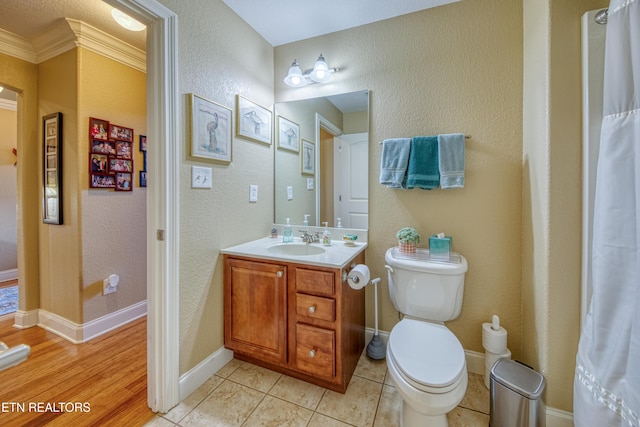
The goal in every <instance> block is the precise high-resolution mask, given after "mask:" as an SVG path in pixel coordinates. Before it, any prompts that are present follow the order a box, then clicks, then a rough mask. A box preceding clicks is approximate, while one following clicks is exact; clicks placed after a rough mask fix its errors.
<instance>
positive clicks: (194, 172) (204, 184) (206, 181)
mask: <svg viewBox="0 0 640 427" xmlns="http://www.w3.org/2000/svg"><path fill="white" fill-rule="evenodd" d="M191 188H211V168H203V167H201V166H191Z"/></svg>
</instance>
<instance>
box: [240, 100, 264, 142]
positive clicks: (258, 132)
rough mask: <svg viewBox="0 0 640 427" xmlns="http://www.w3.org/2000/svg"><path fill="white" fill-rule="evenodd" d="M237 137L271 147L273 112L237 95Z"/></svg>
mask: <svg viewBox="0 0 640 427" xmlns="http://www.w3.org/2000/svg"><path fill="white" fill-rule="evenodd" d="M236 105H237V111H236V124H237V129H236V135H238V136H241V137H243V138H247V139H250V140H253V141H257V142H262V143H265V144H269V145H271V111H269V110H267V109H266V108H264V107H261V106H259V105H258V104H255V103H253V102H251V101H249V100H248V99H246V98H244V97H242V96H240V95H237V101H236Z"/></svg>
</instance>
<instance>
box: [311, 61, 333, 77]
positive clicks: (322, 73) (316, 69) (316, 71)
mask: <svg viewBox="0 0 640 427" xmlns="http://www.w3.org/2000/svg"><path fill="white" fill-rule="evenodd" d="M309 77H310V78H311V80H313V81H314V82H316V83H326V82H328V81H329V80H331V78H332V77H333V75H332V74H331V70H329V66H328V65H327V62H326V61H325V60H324V56H322V54H320V56H319V57H318V60H317V61H316V64H315V65H314V66H313V71H311V74H309Z"/></svg>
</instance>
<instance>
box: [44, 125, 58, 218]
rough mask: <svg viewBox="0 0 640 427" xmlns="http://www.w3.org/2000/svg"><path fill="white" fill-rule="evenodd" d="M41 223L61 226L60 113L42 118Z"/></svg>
mask: <svg viewBox="0 0 640 427" xmlns="http://www.w3.org/2000/svg"><path fill="white" fill-rule="evenodd" d="M42 146H43V150H42V153H43V159H42V168H43V172H44V173H43V176H44V182H43V189H42V221H43V222H44V223H45V224H62V113H53V114H49V115H47V116H44V117H42Z"/></svg>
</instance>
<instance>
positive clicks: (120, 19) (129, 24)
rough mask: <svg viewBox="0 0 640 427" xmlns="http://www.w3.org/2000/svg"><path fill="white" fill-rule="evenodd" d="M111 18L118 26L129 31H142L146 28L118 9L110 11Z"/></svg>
mask: <svg viewBox="0 0 640 427" xmlns="http://www.w3.org/2000/svg"><path fill="white" fill-rule="evenodd" d="M111 16H113V19H115V20H116V22H117V23H118V24H120V25H122V26H123V27H124V28H126V29H127V30H130V31H142V30H144V29H145V28H147V26H146V25H144V24H143V23H142V22H140V21H137V20H135V19H133V18H132V17H130V16H129V15H127V14H126V13H124V12H121V11H119V10H118V9H111Z"/></svg>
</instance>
